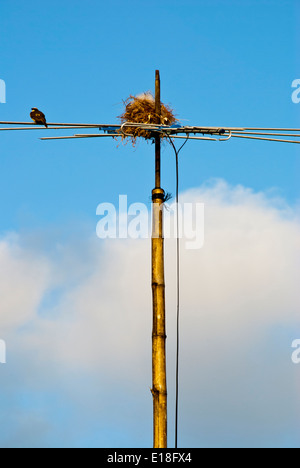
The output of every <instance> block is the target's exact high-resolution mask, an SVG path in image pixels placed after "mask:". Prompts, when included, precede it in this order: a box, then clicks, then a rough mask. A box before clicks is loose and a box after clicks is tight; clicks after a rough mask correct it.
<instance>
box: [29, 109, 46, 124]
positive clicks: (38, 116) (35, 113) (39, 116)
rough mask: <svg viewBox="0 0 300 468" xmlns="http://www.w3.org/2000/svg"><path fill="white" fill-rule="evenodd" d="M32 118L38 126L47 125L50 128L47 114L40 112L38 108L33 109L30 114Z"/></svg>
mask: <svg viewBox="0 0 300 468" xmlns="http://www.w3.org/2000/svg"><path fill="white" fill-rule="evenodd" d="M30 117H31V118H32V120H33V121H34V123H36V124H37V125H45V127H46V128H48V125H47V121H46V117H45V114H43V112H41V111H40V110H38V109H37V108H36V107H33V108H32V109H31V112H30Z"/></svg>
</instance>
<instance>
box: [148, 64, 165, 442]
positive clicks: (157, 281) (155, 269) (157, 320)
mask: <svg viewBox="0 0 300 468" xmlns="http://www.w3.org/2000/svg"><path fill="white" fill-rule="evenodd" d="M155 113H156V117H157V120H158V122H157V123H160V114H161V103H160V76H159V71H158V70H156V72H155ZM160 168H161V162H160V135H157V136H156V137H155V188H154V190H152V207H153V225H152V295H153V330H152V390H151V392H152V395H153V446H154V448H167V376H166V318H165V275H164V239H163V206H162V205H163V203H164V197H165V192H164V190H163V189H162V188H161V187H160V183H161V180H160V179H161V177H160V175H161V174H160V172H161V171H160Z"/></svg>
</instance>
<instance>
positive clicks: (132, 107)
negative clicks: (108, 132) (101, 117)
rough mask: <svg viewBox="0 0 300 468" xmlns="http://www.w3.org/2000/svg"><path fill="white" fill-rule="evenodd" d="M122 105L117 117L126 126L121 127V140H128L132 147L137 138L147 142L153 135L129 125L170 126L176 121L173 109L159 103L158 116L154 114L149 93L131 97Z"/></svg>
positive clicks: (152, 99)
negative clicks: (122, 108)
mask: <svg viewBox="0 0 300 468" xmlns="http://www.w3.org/2000/svg"><path fill="white" fill-rule="evenodd" d="M124 105H125V110H124V112H123V114H121V115H120V116H119V117H118V118H119V119H120V120H121V123H122V124H124V123H126V126H124V127H123V129H124V133H123V135H122V140H125V139H127V138H130V139H131V142H132V144H133V146H134V145H135V144H136V140H137V138H139V137H142V138H145V139H146V140H147V139H148V140H149V139H152V138H153V133H151V132H150V131H149V130H145V129H143V128H139V127H130V123H136V124H138V123H141V124H161V125H172V124H173V123H175V122H177V121H178V120H177V119H176V118H175V115H174V112H173V109H171V107H170V106H168V105H166V104H163V103H161V114H160V115H158V114H157V113H156V112H155V99H154V97H153V95H152V94H151V93H150V92H147V93H143V94H141V95H139V96H132V95H131V96H129V98H128V99H126V101H124Z"/></svg>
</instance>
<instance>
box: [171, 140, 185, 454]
mask: <svg viewBox="0 0 300 468" xmlns="http://www.w3.org/2000/svg"><path fill="white" fill-rule="evenodd" d="M168 139H169V141H170V144H171V145H172V147H173V149H174V152H175V158H176V283H177V285H176V288H177V294H176V302H177V305H176V396H175V448H176V449H177V447H178V407H179V351H180V323H179V319H180V238H179V209H178V207H179V157H178V156H179V153H180V151H181V150H182V148H183V147H184V145H185V144H186V143H187V141H188V139H189V135H187V136H186V140H185V142H184V143H183V145H181V147H180V148H179V149H178V150H177V149H176V146H175V145H174V143H173V140H172V139H171V138H170V137H169V136H168Z"/></svg>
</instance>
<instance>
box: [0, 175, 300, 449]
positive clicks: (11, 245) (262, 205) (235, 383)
mask: <svg viewBox="0 0 300 468" xmlns="http://www.w3.org/2000/svg"><path fill="white" fill-rule="evenodd" d="M181 199H182V201H191V200H192V201H195V202H196V201H197V202H204V203H205V244H204V247H203V249H201V250H198V251H195V250H192V251H189V250H184V249H183V250H182V256H181V305H182V306H181V338H182V340H181V387H182V389H181V421H182V423H181V441H182V443H183V444H185V445H196V446H197V445H199V446H200V445H201V444H202V445H207V446H214V445H216V446H218V445H222V444H223V445H226V444H227V445H235V444H236V445H250V446H251V445H259V444H261V445H268V444H269V445H276V444H277V445H287V444H293V443H294V439H293V433H295V431H297V419H298V416H299V415H298V414H297V412H295V407H296V406H298V408H299V407H300V406H299V403H300V402H299V397H298V395H297V385H299V372H300V368H298V367H297V366H295V365H293V364H292V363H291V354H292V350H291V348H290V346H291V343H292V340H293V339H296V338H300V327H299V324H300V321H299V318H298V317H299V315H298V314H299V306H300V300H299V299H300V298H299V293H298V280H297V278H299V247H300V246H299V238H300V236H299V228H300V226H299V219H298V218H297V213H296V212H295V211H294V209H293V208H291V207H289V206H288V205H287V204H285V203H284V202H283V201H282V200H280V199H279V198H278V197H277V198H276V197H274V196H270V195H269V194H264V193H253V192H252V191H251V190H249V189H245V188H243V187H230V186H228V185H227V184H226V183H225V182H222V181H218V182H215V183H213V184H210V185H207V186H203V187H201V188H199V189H195V190H190V191H188V192H186V193H184V194H182V197H181ZM80 245H81V247H83V245H84V244H83V243H82V241H81V244H80ZM183 245H184V244H183ZM84 249H86V253H87V255H86V258H87V259H88V262H89V263H88V265H87V264H82V267H81V266H80V262H79V261H77V260H76V258H77V259H78V258H79V257H78V256H77V254H76V253H75V252H76V246H75V247H74V258H75V260H73V262H72V261H70V251H69V248H68V249H67V248H66V250H67V251H68V255H65V254H64V248H63V247H60V259H59V260H58V259H57V258H55V259H54V260H51V258H49V257H47V255H46V254H44V255H41V254H39V253H34V250H32V249H31V250H30V252H28V251H27V250H26V248H25V247H24V246H23V247H21V246H20V245H18V242H11V240H10V239H6V240H3V241H2V242H1V244H0V258H1V264H2V266H3V270H1V271H2V273H1V274H0V275H1V286H0V287H1V288H2V290H1V297H0V306H1V308H0V310H1V315H0V320H1V322H0V323H1V324H2V326H3V325H4V326H8V325H9V326H10V327H11V334H10V339H11V340H12V341H15V342H16V343H17V345H16V346H15V353H16V358H17V357H19V358H20V356H21V355H23V356H24V355H26V356H27V360H26V362H27V364H26V365H25V370H24V368H23V369H22V370H20V374H21V375H22V376H24V374H26V373H27V377H25V379H26V382H27V384H28V385H29V383H30V386H31V388H32V389H33V390H35V391H36V390H37V389H40V391H41V392H42V391H46V390H47V386H48V385H49V386H50V387H51V388H52V387H55V385H57V388H58V389H59V390H58V391H61V392H65V393H67V394H68V398H69V399H70V400H72V399H75V400H76V402H77V403H78V401H84V400H86V399H87V398H88V400H89V401H88V403H86V406H87V407H88V408H90V409H89V410H88V408H87V407H86V408H85V410H84V409H82V410H81V415H82V419H85V418H87V420H86V425H88V424H89V421H90V424H91V427H93V424H94V416H93V410H92V409H94V412H95V414H97V415H98V416H99V411H100V412H101V411H102V412H103V414H102V413H101V414H102V417H104V418H108V419H109V416H108V415H107V414H106V413H105V406H107V405H108V406H109V405H112V404H113V403H112V401H108V402H107V403H104V404H103V398H104V395H105V398H108V400H109V395H110V393H111V392H113V393H114V397H115V398H119V399H121V401H123V402H124V413H123V415H122V411H123V410H122V408H123V406H122V404H121V403H120V404H119V405H118V409H119V413H118V416H115V419H114V420H115V424H116V426H115V430H116V431H117V426H118V424H121V422H122V424H124V418H125V416H124V415H125V414H127V409H126V408H125V407H126V400H128V401H130V405H132V404H133V400H132V395H135V396H136V405H137V408H140V410H141V411H144V410H145V413H147V417H148V412H149V408H150V406H151V397H150V393H149V387H150V385H151V362H150V358H151V278H150V272H151V265H150V241H148V240H137V241H129V240H124V241H117V240H110V241H109V240H108V241H105V242H101V241H99V240H98V241H97V240H96V239H95V241H88V240H87V242H86V246H85V247H84ZM91 251H92V252H94V256H93V257H91V255H90V252H91ZM84 258H85V255H84V252H82V251H81V253H80V259H81V260H82V259H84ZM66 259H67V260H66ZM66 264H67V265H68V268H67V267H66ZM75 265H76V268H74V266H75ZM80 268H82V274H80V271H78V270H80ZM62 270H63V271H64V274H63V275H61V276H60V277H59V275H58V272H59V271H62ZM75 270H76V271H75ZM88 271H89V274H87V272H88ZM66 275H68V286H67V288H64V281H65V279H66ZM58 278H59V279H58ZM72 278H73V279H74V281H73V282H72ZM53 284H55V286H56V287H59V289H60V293H59V294H58V296H57V297H56V298H55V301H54V303H53V304H51V302H50V305H48V306H47V311H46V313H45V310H44V311H43V309H44V308H45V307H44V306H43V305H41V304H43V303H42V299H43V297H44V296H45V294H46V292H47V294H49V291H47V288H48V289H49V288H51V287H52V286H53ZM166 291H167V314H168V355H169V393H170V401H172V400H173V396H174V391H173V378H174V373H173V370H174V343H175V335H174V334H175V322H174V318H175V243H174V240H166ZM17 292H18V293H17ZM20 324H22V325H23V330H22V333H20V332H19V331H18V327H19V325H20ZM24 325H26V327H25V331H24ZM13 327H15V329H13ZM298 335H299V336H298ZM0 337H1V331H0ZM7 352H8V360H9V343H8V350H7ZM26 366H27V367H26ZM16 367H17V366H16ZM26 369H27V371H26ZM45 369H47V372H45ZM75 373H76V375H77V378H78V379H79V380H78V381H80V376H82V378H85V379H87V380H88V381H89V379H90V378H92V379H93V381H94V385H96V388H95V389H93V391H91V390H90V389H89V390H88V389H87V387H86V386H85V385H84V384H83V383H81V384H79V388H77V389H74V388H73V386H72V385H73V383H74V381H73V379H74V374H75ZM28 374H29V375H30V378H28ZM68 376H69V377H68ZM17 380H18V379H17ZM68 380H70V382H72V385H71V383H70V385H68ZM297 382H298V383H297ZM6 385H7V386H9V385H8V383H7V382H6ZM11 385H16V381H13V382H12V383H11ZM97 389H98V390H97ZM143 389H144V390H143ZM14 391H18V390H17V389H16V388H15V389H14ZM68 392H69V393H68ZM135 392H144V393H143V394H142V395H140V397H139V396H138V393H135ZM99 395H101V398H100V396H99ZM116 395H117V397H116ZM45 404H46V403H45ZM145 405H147V409H146V408H145V409H144V410H143V407H144V406H145ZM170 410H171V409H170ZM87 414H89V417H87ZM89 418H90V420H89ZM135 418H137V419H136V420H135ZM139 418H140V414H138V412H137V414H135V416H134V420H130V421H129V420H127V422H126V423H125V424H126V427H127V429H128V431H129V430H131V431H132V437H135V436H136V437H139V436H138V435H137V433H138V431H135V429H134V426H135V424H137V421H138V419H139ZM170 420H172V412H171V411H170ZM137 425H138V424H137ZM150 425H151V421H149V426H150ZM69 430H70V433H72V434H73V431H72V430H71V428H69ZM65 431H68V427H65ZM149 436H150V437H151V432H150V433H149ZM74 437H75V436H74ZM99 437H100V436H99ZM100 439H101V437H100ZM120 440H121V439H120ZM78 443H80V442H78ZM99 443H100V444H101V442H99ZM150 444H151V441H149V445H150ZM117 445H118V444H117ZM120 445H121V442H120ZM132 445H135V442H134V440H133V441H132Z"/></svg>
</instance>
